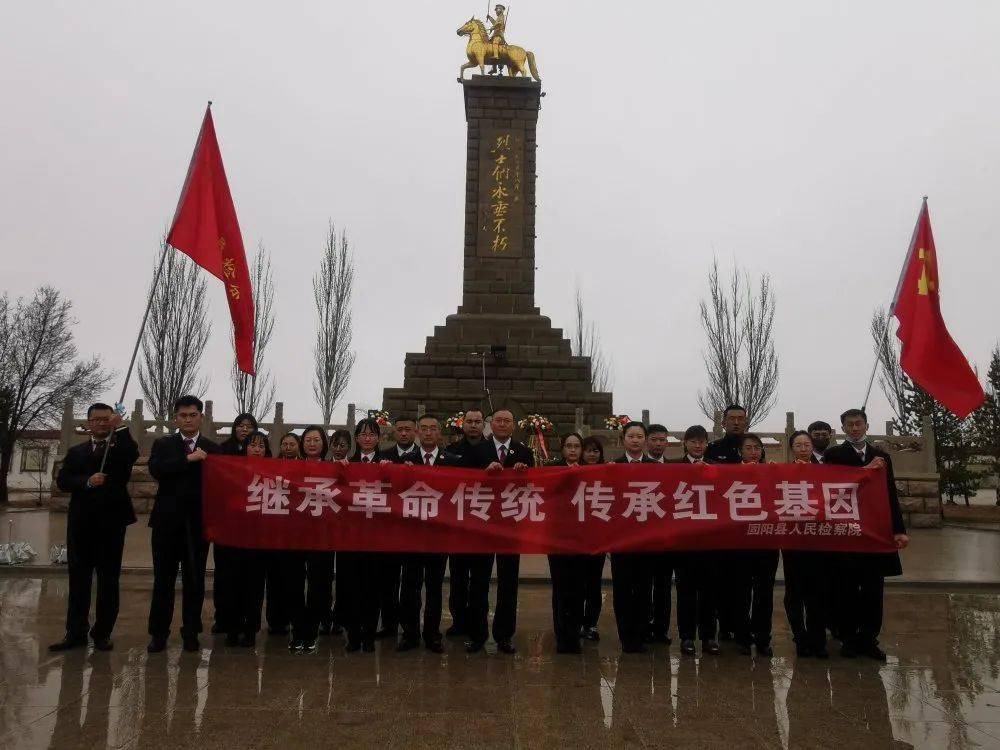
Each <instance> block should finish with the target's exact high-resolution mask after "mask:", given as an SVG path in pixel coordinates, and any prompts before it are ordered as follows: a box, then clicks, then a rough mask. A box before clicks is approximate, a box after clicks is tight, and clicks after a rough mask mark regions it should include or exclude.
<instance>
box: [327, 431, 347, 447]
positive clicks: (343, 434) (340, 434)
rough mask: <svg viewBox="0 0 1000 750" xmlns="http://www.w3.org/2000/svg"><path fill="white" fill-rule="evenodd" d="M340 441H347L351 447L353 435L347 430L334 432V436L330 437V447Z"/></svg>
mask: <svg viewBox="0 0 1000 750" xmlns="http://www.w3.org/2000/svg"><path fill="white" fill-rule="evenodd" d="M338 440H346V441H347V446H348V447H350V446H351V433H350V432H348V431H347V430H334V431H333V434H332V435H331V436H330V445H333V444H334V443H336V442H337V441H338Z"/></svg>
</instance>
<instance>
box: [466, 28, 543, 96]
mask: <svg viewBox="0 0 1000 750" xmlns="http://www.w3.org/2000/svg"><path fill="white" fill-rule="evenodd" d="M458 35H459V36H467V37H469V43H468V44H467V45H465V54H466V55H468V57H469V62H467V63H465V65H463V66H462V67H461V68H459V70H458V80H460V81H461V80H462V79H463V78H464V77H465V71H466V70H468V69H469V68H476V67H478V68H479V72H480V73H485V72H486V70H485V66H487V65H506V66H507V71H508V73H507V74H508V75H510V76H516V75H518V74H520V75H523V76H525V77H527V76H528V71H531V77H532V78H534V79H535V80H536V81H541V80H542V77H541V76H540V75H538V68H536V67H535V53H534V52H532V51H531V50H526V49H524V48H523V47H516V46H514V45H513V44H500V45H497V44H494V43H493V42H491V41H490V40H489V38H488V36H487V34H486V27H485V26H483V22H482V21H480V20H479V19H478V18H475V17H473V18H470V19H469V20H468V22H467V23H465V24H463V25H462V27H461V28H460V29H459V30H458ZM498 53H499V54H498Z"/></svg>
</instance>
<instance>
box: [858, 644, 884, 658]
mask: <svg viewBox="0 0 1000 750" xmlns="http://www.w3.org/2000/svg"><path fill="white" fill-rule="evenodd" d="M861 654H862V655H864V656H867V657H868V658H869V659H874V660H875V661H885V658H886V657H885V651H883V650H882V649H880V648H879V647H878V646H874V645H872V646H869V647H868V648H866V649H864V650H863V651H862V652H861Z"/></svg>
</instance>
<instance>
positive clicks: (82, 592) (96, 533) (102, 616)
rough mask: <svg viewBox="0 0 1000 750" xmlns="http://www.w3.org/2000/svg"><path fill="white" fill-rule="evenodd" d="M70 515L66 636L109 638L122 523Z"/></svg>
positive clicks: (114, 610)
mask: <svg viewBox="0 0 1000 750" xmlns="http://www.w3.org/2000/svg"><path fill="white" fill-rule="evenodd" d="M90 521H91V519H86V520H85V521H82V522H81V521H78V520H77V519H73V521H71V522H69V524H68V525H67V528H66V555H67V560H68V563H69V606H68V607H67V610H66V636H67V638H70V639H80V640H83V639H84V638H86V637H87V632H88V629H89V632H90V635H91V637H92V638H94V639H95V640H97V639H100V638H110V637H111V631H112V630H114V627H115V621H116V620H117V619H118V601H119V599H118V578H119V576H120V575H121V572H122V550H123V549H124V548H125V528H126V527H125V526H124V525H122V524H120V523H113V522H106V523H102V522H100V521H97V520H96V519H95V522H90ZM95 573H96V574H97V603H96V606H95V608H94V627H93V628H90V590H91V586H92V584H93V579H94V574H95Z"/></svg>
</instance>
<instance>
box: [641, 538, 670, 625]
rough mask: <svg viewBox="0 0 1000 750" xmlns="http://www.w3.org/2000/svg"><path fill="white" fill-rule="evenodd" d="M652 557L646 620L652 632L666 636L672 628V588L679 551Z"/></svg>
mask: <svg viewBox="0 0 1000 750" xmlns="http://www.w3.org/2000/svg"><path fill="white" fill-rule="evenodd" d="M650 557H651V558H652V559H651V563H652V571H653V574H652V576H651V577H650V581H649V584H650V592H649V596H648V597H647V601H648V602H649V612H648V614H647V616H646V622H648V623H649V630H650V631H651V633H652V634H654V635H664V636H665V635H666V634H667V633H668V632H669V630H670V608H671V607H670V589H671V584H672V583H673V578H674V571H675V570H676V568H677V553H676V552H661V553H657V554H654V555H650Z"/></svg>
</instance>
